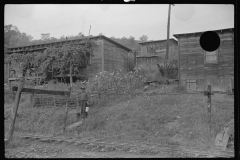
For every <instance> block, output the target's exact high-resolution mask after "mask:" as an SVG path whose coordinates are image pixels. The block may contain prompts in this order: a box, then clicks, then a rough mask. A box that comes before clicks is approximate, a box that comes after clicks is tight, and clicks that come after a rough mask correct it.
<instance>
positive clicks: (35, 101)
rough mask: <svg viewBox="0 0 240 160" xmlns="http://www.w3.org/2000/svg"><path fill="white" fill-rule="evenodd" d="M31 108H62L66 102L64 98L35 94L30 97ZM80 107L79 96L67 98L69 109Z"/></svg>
mask: <svg viewBox="0 0 240 160" xmlns="http://www.w3.org/2000/svg"><path fill="white" fill-rule="evenodd" d="M31 102H32V107H43V106H49V107H52V106H54V107H57V108H60V107H64V106H65V105H66V102H67V97H66V96H54V95H45V94H36V95H33V96H32V99H31ZM79 105H81V100H80V97H79V95H71V96H70V98H69V108H76V107H77V106H79Z"/></svg>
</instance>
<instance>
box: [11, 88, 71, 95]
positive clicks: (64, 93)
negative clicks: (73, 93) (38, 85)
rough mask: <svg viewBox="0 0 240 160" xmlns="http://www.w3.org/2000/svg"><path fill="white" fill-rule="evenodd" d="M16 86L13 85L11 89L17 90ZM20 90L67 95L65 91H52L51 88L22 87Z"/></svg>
mask: <svg viewBox="0 0 240 160" xmlns="http://www.w3.org/2000/svg"><path fill="white" fill-rule="evenodd" d="M17 89H18V87H16V86H13V87H12V91H17ZM22 92H28V93H34V94H51V95H63V96H64V95H67V94H68V92H67V91H53V90H42V89H32V88H23V89H22Z"/></svg>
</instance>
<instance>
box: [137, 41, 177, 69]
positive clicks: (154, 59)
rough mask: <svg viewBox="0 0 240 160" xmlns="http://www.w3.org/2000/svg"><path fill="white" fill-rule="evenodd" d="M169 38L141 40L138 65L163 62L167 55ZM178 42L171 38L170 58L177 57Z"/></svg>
mask: <svg viewBox="0 0 240 160" xmlns="http://www.w3.org/2000/svg"><path fill="white" fill-rule="evenodd" d="M166 42H167V40H166V39H165V40H156V41H147V42H140V43H139V44H140V45H141V53H140V55H138V56H137V57H136V58H137V65H141V64H144V63H145V64H157V63H158V64H162V63H164V59H165V56H166V45H167V43H166ZM177 49H178V42H177V41H176V40H175V39H173V38H171V39H169V59H174V58H176V59H177V51H178V50H177Z"/></svg>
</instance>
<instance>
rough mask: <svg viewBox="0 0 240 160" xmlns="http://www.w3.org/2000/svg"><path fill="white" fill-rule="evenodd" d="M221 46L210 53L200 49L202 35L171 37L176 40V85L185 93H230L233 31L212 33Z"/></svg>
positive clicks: (184, 34)
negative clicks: (208, 88)
mask: <svg viewBox="0 0 240 160" xmlns="http://www.w3.org/2000/svg"><path fill="white" fill-rule="evenodd" d="M213 31H214V32H216V33H217V34H218V36H219V37H220V46H219V47H218V49H216V50H215V51H212V52H207V51H205V50H204V49H203V48H202V47H201V45H200V37H201V35H202V34H203V33H204V32H193V33H182V34H174V35H173V36H174V37H176V38H177V39H178V52H179V57H178V58H179V62H180V63H179V75H178V77H179V81H180V84H181V85H183V86H186V88H187V89H188V90H196V91H204V90H207V85H211V86H212V90H213V91H220V92H232V90H233V88H234V85H233V78H234V28H227V29H220V30H213Z"/></svg>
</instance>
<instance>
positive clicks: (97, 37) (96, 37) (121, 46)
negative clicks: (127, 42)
mask: <svg viewBox="0 0 240 160" xmlns="http://www.w3.org/2000/svg"><path fill="white" fill-rule="evenodd" d="M87 38H88V37H83V38H78V39H73V40H62V41H56V42H48V43H40V44H31V45H23V46H18V47H9V49H10V50H13V49H19V48H24V47H31V46H37V45H45V44H55V43H61V42H74V41H78V40H84V39H87ZM99 38H102V39H105V40H107V41H109V42H111V43H113V44H115V45H117V46H119V47H120V48H122V49H125V50H126V51H128V52H130V51H131V49H130V48H128V47H126V46H124V45H122V44H120V43H118V42H116V41H114V40H112V39H110V38H108V37H106V36H104V35H98V36H90V37H89V39H99Z"/></svg>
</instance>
